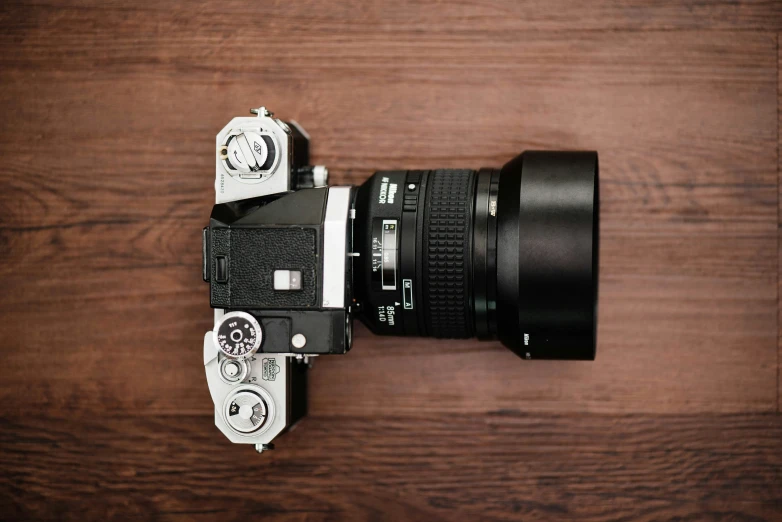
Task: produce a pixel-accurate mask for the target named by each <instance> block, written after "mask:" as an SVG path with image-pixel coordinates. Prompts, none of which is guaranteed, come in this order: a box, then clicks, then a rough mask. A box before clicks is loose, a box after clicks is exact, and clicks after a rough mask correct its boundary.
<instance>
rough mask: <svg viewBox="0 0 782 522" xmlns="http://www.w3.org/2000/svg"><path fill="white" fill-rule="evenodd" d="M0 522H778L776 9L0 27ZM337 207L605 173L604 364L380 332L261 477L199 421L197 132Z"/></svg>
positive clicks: (200, 148) (282, 5)
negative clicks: (405, 190)
mask: <svg viewBox="0 0 782 522" xmlns="http://www.w3.org/2000/svg"><path fill="white" fill-rule="evenodd" d="M0 28H1V30H0V51H2V52H0V78H2V84H1V85H0V108H2V112H1V113H0V114H1V115H2V116H1V118H0V122H1V123H0V125H1V126H2V127H1V128H0V151H1V156H0V157H2V167H1V169H0V176H2V185H1V186H0V216H1V217H0V246H1V248H0V256H2V263H1V266H0V271H2V291H0V310H1V311H2V327H1V328H0V338H2V351H1V352H0V399H2V400H1V401H0V423H1V424H0V425H1V426H2V429H1V430H0V517H2V518H3V519H7V520H21V519H52V520H53V519H58V520H75V521H83V520H106V519H137V520H156V521H163V520H193V519H194V520H212V519H215V520H223V521H225V520H244V521H246V520H255V519H260V518H262V519H279V520H288V521H293V520H307V521H315V520H333V521H342V520H389V521H397V520H427V521H433V520H549V519H577V520H607V519H614V520H662V519H678V520H728V519H730V520H734V519H739V520H758V519H767V520H773V519H776V520H780V519H782V415H780V391H781V390H780V385H779V381H780V379H779V372H780V364H779V362H780V351H779V348H778V346H779V333H778V332H779V328H778V324H779V299H778V297H779V286H778V282H779V272H778V267H779V259H780V255H779V253H780V250H779V225H780V220H779V208H780V207H779V177H778V172H779V143H780V142H779V123H780V119H779V110H778V107H779V101H780V97H779V92H780V89H779V85H780V76H779V70H780V67H779V65H780V52H779V42H780V31H782V3H780V2H777V1H775V0H757V1H747V0H735V1H734V0H723V1H707V2H700V1H698V2H694V1H692V2H674V1H670V2H656V1H653V0H617V1H604V2H591V3H589V2H566V1H564V0H550V1H549V0H531V1H527V2H521V3H519V2H515V1H512V0H492V1H489V2H483V3H480V4H479V5H469V4H468V3H465V2H435V1H432V0H427V1H415V0H401V1H399V2H382V1H380V0H360V1H359V0H354V1H351V2H347V3H337V2H316V1H315V0H311V1H305V2H294V1H278V2H240V1H237V0H223V1H221V2H208V1H194V2H176V1H171V0H159V1H156V2H148V3H147V2H143V3H142V2H129V1H125V2H122V1H109V2H106V1H100V0H85V1H83V2H78V3H76V2H66V1H60V0H41V1H40V2H36V3H32V2H31V3H25V2H14V1H7V2H3V4H2V7H0ZM261 104H263V105H266V106H268V107H270V108H272V109H273V110H274V111H275V112H276V113H277V115H279V116H282V117H284V118H289V119H295V120H297V121H299V122H300V123H302V124H303V125H304V126H305V128H306V129H307V130H308V131H309V133H310V134H311V135H312V154H313V161H314V162H316V163H319V164H325V165H327V166H328V167H329V168H330V171H331V173H332V181H334V182H338V183H360V182H361V181H362V180H364V179H365V178H367V177H368V176H369V175H370V174H371V173H372V172H373V171H374V170H377V169H390V168H395V167H400V168H431V167H471V168H478V167H481V166H499V165H502V164H503V163H504V162H505V161H506V160H508V159H510V158H511V157H513V156H514V155H515V154H516V153H518V152H519V151H521V150H524V149H531V148H575V149H595V150H598V151H599V153H600V163H601V177H602V179H601V192H602V230H601V235H602V239H603V241H602V252H601V267H600V277H601V295H600V321H599V334H598V336H599V348H598V353H597V360H596V361H595V362H594V363H578V362H545V361H541V362H537V361H536V362H525V361H522V360H519V359H518V358H516V356H514V355H513V354H512V353H511V352H509V351H508V350H506V349H504V348H502V347H501V346H500V345H499V344H497V343H480V342H477V341H457V342H453V341H447V340H445V341H443V340H430V339H415V340H413V339H396V338H376V337H373V336H372V335H371V334H369V332H368V331H367V330H366V329H364V328H358V331H357V338H356V340H355V345H354V350H353V351H352V352H351V353H350V354H349V355H347V356H344V357H331V358H320V359H319V360H318V361H317V364H316V366H315V368H314V371H313V373H312V380H311V390H310V405H311V415H310V416H309V418H307V419H306V420H305V421H304V422H302V423H301V424H300V425H299V426H298V427H297V429H296V430H294V431H293V432H292V433H290V434H288V435H285V436H284V437H282V438H280V439H278V441H277V449H276V450H275V451H273V452H270V453H268V454H264V455H262V456H258V455H256V454H255V453H254V452H253V451H252V450H251V449H250V448H249V447H237V446H232V445H231V444H229V443H228V442H227V441H226V440H225V438H224V437H223V435H222V434H220V433H219V432H218V430H217V429H216V428H215V427H214V424H213V418H212V416H213V409H212V408H213V406H212V403H211V400H210V398H209V393H208V390H207V386H206V381H205V378H204V368H203V362H202V354H201V350H202V337H203V335H204V332H206V331H207V330H208V329H209V328H210V317H211V315H210V310H209V307H208V293H207V286H206V285H205V284H204V283H203V282H202V281H201V277H200V263H201V253H200V241H201V235H200V229H201V227H203V226H204V225H205V224H206V223H207V219H208V216H209V211H210V207H211V204H212V201H213V176H214V170H213V161H214V160H213V154H214V149H213V147H214V136H215V134H216V133H217V131H219V130H220V129H221V128H222V126H223V125H225V123H226V122H227V121H228V120H229V119H230V118H232V117H234V116H240V115H245V114H247V110H248V108H250V107H255V106H258V105H261Z"/></svg>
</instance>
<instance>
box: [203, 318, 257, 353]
mask: <svg viewBox="0 0 782 522" xmlns="http://www.w3.org/2000/svg"><path fill="white" fill-rule="evenodd" d="M212 339H213V341H214V345H215V346H217V348H218V349H219V350H220V351H221V352H223V353H224V354H225V356H226V357H229V358H231V359H246V358H247V357H250V356H251V355H252V354H254V353H255V352H257V351H258V348H260V347H261V342H262V341H263V329H261V325H260V324H259V323H258V321H257V320H256V319H255V317H253V316H252V315H250V314H248V313H246V312H230V313H227V314H225V315H224V316H223V317H222V318H221V319H220V322H219V323H218V324H216V325H215V328H214V331H213V332H212Z"/></svg>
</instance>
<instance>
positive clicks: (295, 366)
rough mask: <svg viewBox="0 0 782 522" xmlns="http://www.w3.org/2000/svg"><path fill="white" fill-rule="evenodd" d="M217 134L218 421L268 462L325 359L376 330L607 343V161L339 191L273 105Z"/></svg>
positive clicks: (552, 157) (532, 349) (535, 165)
mask: <svg viewBox="0 0 782 522" xmlns="http://www.w3.org/2000/svg"><path fill="white" fill-rule="evenodd" d="M251 112H252V113H254V114H256V116H255V117H239V118H234V119H233V120H231V121H230V123H229V124H228V125H226V127H225V128H223V130H222V131H220V133H219V134H218V135H217V139H216V143H215V146H216V159H215V172H216V178H215V195H216V198H215V199H216V204H215V206H214V207H213V209H212V214H211V218H210V221H209V226H208V227H206V228H204V230H203V278H204V281H207V282H208V283H209V294H210V304H211V306H212V308H213V309H214V327H213V329H212V331H210V332H207V333H206V335H205V336H204V366H205V367H206V377H207V382H208V384H209V391H210V393H211V395H212V400H213V402H214V406H215V424H216V425H217V427H218V428H219V429H220V431H222V432H223V434H225V436H226V437H228V439H229V440H231V441H232V442H236V443H243V444H254V445H255V448H256V450H257V451H259V452H262V451H264V450H266V449H269V448H271V447H273V446H272V444H271V442H272V440H273V439H274V438H275V437H277V436H278V435H280V434H281V433H283V432H284V431H286V430H287V429H289V428H290V427H292V426H293V425H294V424H295V423H296V422H297V421H298V420H300V419H301V418H302V417H303V416H304V415H305V414H306V411H307V371H308V368H309V366H310V364H311V361H312V360H313V358H314V357H316V356H319V355H327V354H344V353H346V352H347V351H348V350H350V348H351V343H352V335H351V334H352V320H353V317H354V316H356V317H358V318H359V319H361V320H362V321H363V322H364V323H365V324H366V325H367V326H368V327H369V329H370V330H371V331H372V332H374V333H376V334H380V335H407V336H433V337H447V338H471V337H478V338H479V339H499V340H500V341H501V342H502V343H503V344H504V345H505V346H507V347H508V348H510V349H511V350H512V351H513V352H514V353H516V354H517V355H519V356H520V357H521V358H523V359H581V360H592V359H594V356H595V349H596V329H597V282H598V230H599V226H598V216H599V211H598V208H599V205H598V201H599V196H598V162H597V153H595V152H551V151H528V152H524V153H523V154H521V155H519V156H517V157H516V158H514V159H512V160H511V161H509V162H508V163H507V164H505V166H503V167H502V168H500V169H492V168H484V169H480V170H466V169H440V170H395V171H382V172H376V173H375V174H374V175H372V176H371V177H370V178H369V179H368V180H367V181H366V182H365V183H364V184H363V185H361V186H360V187H349V186H342V187H328V186H327V181H328V172H327V170H326V168H325V167H321V166H310V165H309V163H310V161H309V136H308V135H307V133H306V132H305V131H304V130H303V129H302V128H301V127H300V126H299V125H298V124H297V123H296V122H294V121H291V122H287V123H286V122H284V121H282V120H279V119H276V118H274V115H273V114H272V113H270V112H269V111H267V110H266V109H265V108H264V107H261V108H259V109H254V110H252V111H251Z"/></svg>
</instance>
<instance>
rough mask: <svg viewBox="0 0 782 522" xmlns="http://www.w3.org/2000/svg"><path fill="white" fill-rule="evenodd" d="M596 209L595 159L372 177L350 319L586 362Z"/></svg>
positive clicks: (564, 157)
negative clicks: (355, 312) (353, 311)
mask: <svg viewBox="0 0 782 522" xmlns="http://www.w3.org/2000/svg"><path fill="white" fill-rule="evenodd" d="M598 203H599V194H598V162H597V154H596V153H594V152H550V151H528V152H525V153H523V154H521V155H519V156H517V157H516V158H514V159H513V160H511V161H510V162H508V163H507V164H506V165H505V166H504V167H502V169H482V170H480V171H473V170H453V169H448V170H433V171H385V172H377V173H375V174H374V175H373V176H372V177H371V178H370V179H369V180H367V182H366V183H364V185H362V186H361V188H360V189H359V191H358V194H357V197H356V220H355V224H354V251H356V252H358V253H359V257H357V258H353V259H354V263H355V266H354V283H355V295H356V304H357V308H358V315H359V317H360V318H361V319H362V320H363V321H364V322H365V323H366V324H367V325H368V326H369V328H370V329H371V330H372V331H373V332H375V333H378V334H385V335H415V336H433V337H447V338H469V337H475V336H477V337H478V338H481V339H497V338H498V339H500V340H501V341H502V343H503V344H504V345H505V346H507V347H508V348H510V349H511V350H512V351H513V352H514V353H516V354H517V355H519V356H521V357H523V358H527V359H585V360H591V359H594V356H595V347H596V326H597V283H598V231H599V224H598V218H599V205H598Z"/></svg>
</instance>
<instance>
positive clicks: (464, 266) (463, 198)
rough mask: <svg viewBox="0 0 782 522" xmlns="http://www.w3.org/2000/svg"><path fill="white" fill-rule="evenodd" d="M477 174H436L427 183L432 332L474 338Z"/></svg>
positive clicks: (426, 247)
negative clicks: (473, 247)
mask: <svg viewBox="0 0 782 522" xmlns="http://www.w3.org/2000/svg"><path fill="white" fill-rule="evenodd" d="M474 174H475V172H474V171H472V170H435V171H432V172H430V174H429V177H428V182H427V185H428V186H427V197H426V211H425V215H424V274H423V275H424V285H423V288H424V300H425V302H426V308H425V318H426V325H427V329H428V331H429V332H428V333H429V335H431V336H434V337H448V338H468V337H472V336H473V326H474V325H473V319H472V302H471V300H472V296H471V294H470V289H469V282H470V279H469V274H470V259H471V258H470V241H471V226H472V223H471V220H472V217H471V215H472V199H473V192H474V189H473V186H474V179H475V178H474Z"/></svg>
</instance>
